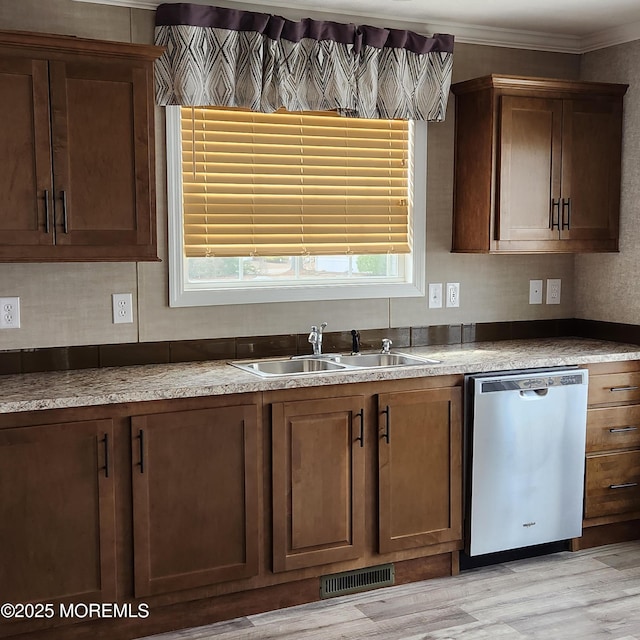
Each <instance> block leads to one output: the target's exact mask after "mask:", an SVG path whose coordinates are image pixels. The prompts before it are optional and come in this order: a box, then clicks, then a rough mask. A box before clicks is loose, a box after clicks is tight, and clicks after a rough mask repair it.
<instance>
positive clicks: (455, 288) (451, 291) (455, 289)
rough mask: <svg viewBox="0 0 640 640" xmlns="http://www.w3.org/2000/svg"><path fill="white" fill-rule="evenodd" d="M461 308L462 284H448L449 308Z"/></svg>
mask: <svg viewBox="0 0 640 640" xmlns="http://www.w3.org/2000/svg"><path fill="white" fill-rule="evenodd" d="M459 306H460V283H459V282H447V307H459Z"/></svg>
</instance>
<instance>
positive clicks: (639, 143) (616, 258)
mask: <svg viewBox="0 0 640 640" xmlns="http://www.w3.org/2000/svg"><path fill="white" fill-rule="evenodd" d="M582 75H583V78H584V79H585V80H598V81H602V82H621V83H625V84H628V85H629V89H628V91H627V94H626V96H625V99H624V129H623V138H622V200H621V206H620V253H618V254H603V255H584V256H577V257H576V314H577V316H578V317H580V318H588V319H591V320H606V321H609V322H626V323H631V324H640V170H639V167H640V41H636V42H631V43H629V44H624V45H619V46H617V47H610V48H607V49H602V50H600V51H594V52H592V53H588V54H586V55H585V56H584V58H583V62H582Z"/></svg>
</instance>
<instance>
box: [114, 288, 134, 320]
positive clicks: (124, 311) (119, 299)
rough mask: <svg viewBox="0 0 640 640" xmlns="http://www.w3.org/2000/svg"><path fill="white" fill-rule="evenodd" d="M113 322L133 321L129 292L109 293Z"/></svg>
mask: <svg viewBox="0 0 640 640" xmlns="http://www.w3.org/2000/svg"><path fill="white" fill-rule="evenodd" d="M111 302H112V309H113V324H130V323H131V322H133V300H132V295H131V294H130V293H114V294H112V295H111Z"/></svg>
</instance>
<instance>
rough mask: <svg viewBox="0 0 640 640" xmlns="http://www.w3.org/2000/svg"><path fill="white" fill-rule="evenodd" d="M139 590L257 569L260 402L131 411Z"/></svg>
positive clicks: (145, 592)
mask: <svg viewBox="0 0 640 640" xmlns="http://www.w3.org/2000/svg"><path fill="white" fill-rule="evenodd" d="M132 451H133V500H134V503H133V525H134V528H133V531H134V565H135V567H134V577H135V595H136V596H137V597H142V596H149V595H155V594H159V593H168V592H171V591H179V590H182V589H189V588H193V587H199V586H203V585H209V584H215V583H217V582H223V581H225V580H234V579H238V578H245V577H248V576H252V575H255V574H257V573H258V451H257V408H256V406H255V405H251V404H247V405H239V406H230V407H220V408H212V409H201V410H193V411H175V412H170V413H159V414H152V415H143V416H136V417H134V418H132Z"/></svg>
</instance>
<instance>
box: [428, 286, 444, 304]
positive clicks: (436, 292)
mask: <svg viewBox="0 0 640 640" xmlns="http://www.w3.org/2000/svg"><path fill="white" fill-rule="evenodd" d="M429 309H442V282H430V283H429Z"/></svg>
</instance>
